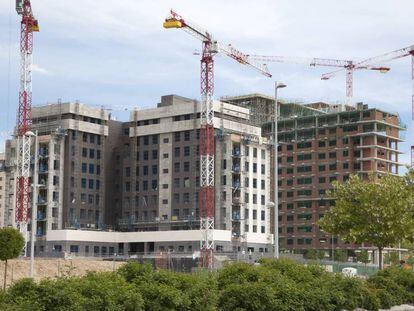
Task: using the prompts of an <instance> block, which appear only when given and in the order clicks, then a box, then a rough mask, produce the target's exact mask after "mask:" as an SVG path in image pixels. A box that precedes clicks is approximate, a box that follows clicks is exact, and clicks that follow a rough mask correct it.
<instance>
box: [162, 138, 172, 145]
mask: <svg viewBox="0 0 414 311" xmlns="http://www.w3.org/2000/svg"><path fill="white" fill-rule="evenodd" d="M162 141H163V143H164V144H168V143H169V142H170V139H169V138H164V139H163V140H162Z"/></svg>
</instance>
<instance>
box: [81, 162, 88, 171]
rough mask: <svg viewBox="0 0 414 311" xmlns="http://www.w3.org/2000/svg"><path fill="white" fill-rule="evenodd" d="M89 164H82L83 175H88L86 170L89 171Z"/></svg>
mask: <svg viewBox="0 0 414 311" xmlns="http://www.w3.org/2000/svg"><path fill="white" fill-rule="evenodd" d="M87 167H88V166H87V164H86V163H82V173H86V169H87Z"/></svg>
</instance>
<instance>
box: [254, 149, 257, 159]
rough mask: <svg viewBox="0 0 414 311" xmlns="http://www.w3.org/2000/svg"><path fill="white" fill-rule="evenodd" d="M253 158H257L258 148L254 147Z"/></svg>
mask: <svg viewBox="0 0 414 311" xmlns="http://www.w3.org/2000/svg"><path fill="white" fill-rule="evenodd" d="M253 158H257V148H253Z"/></svg>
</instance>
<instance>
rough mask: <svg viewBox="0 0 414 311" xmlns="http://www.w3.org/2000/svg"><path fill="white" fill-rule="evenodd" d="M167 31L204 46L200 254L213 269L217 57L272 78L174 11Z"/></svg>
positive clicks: (202, 60)
mask: <svg viewBox="0 0 414 311" xmlns="http://www.w3.org/2000/svg"><path fill="white" fill-rule="evenodd" d="M163 26H164V28H167V29H169V28H180V29H182V30H184V31H186V32H187V33H189V34H190V35H192V36H194V37H195V38H197V39H198V40H200V41H201V42H202V53H201V80H200V82H201V124H200V230H201V232H202V238H201V241H200V252H201V254H202V259H203V266H204V267H206V268H210V269H212V268H213V251H214V239H213V232H214V213H215V199H214V196H215V193H214V191H215V190H214V153H215V141H214V124H213V119H214V110H213V94H214V59H213V58H214V56H215V55H216V54H218V53H222V54H224V55H226V56H228V57H230V58H232V59H234V60H236V61H237V62H239V63H240V64H242V65H246V66H249V67H251V68H253V69H255V70H256V71H258V72H259V73H261V74H263V75H265V76H266V77H269V78H270V77H271V74H270V73H269V72H268V70H267V68H266V66H265V65H262V64H258V63H256V62H255V61H252V60H250V58H249V57H248V55H247V54H244V53H242V52H240V51H239V50H237V49H235V48H234V47H232V46H231V45H230V44H228V45H223V44H220V43H219V42H217V41H216V40H215V39H214V37H213V35H212V34H211V33H210V32H208V31H206V30H204V29H202V28H200V27H199V26H196V25H195V24H193V23H192V22H190V21H188V20H186V19H184V18H183V17H182V16H180V15H179V14H177V13H176V12H174V11H173V10H171V11H170V14H169V16H168V17H167V18H166V19H165V22H164V24H163Z"/></svg>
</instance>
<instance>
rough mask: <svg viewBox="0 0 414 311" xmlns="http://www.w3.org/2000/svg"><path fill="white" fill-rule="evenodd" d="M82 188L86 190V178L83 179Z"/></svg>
mask: <svg viewBox="0 0 414 311" xmlns="http://www.w3.org/2000/svg"><path fill="white" fill-rule="evenodd" d="M81 185H82V188H86V178H82V179H81Z"/></svg>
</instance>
